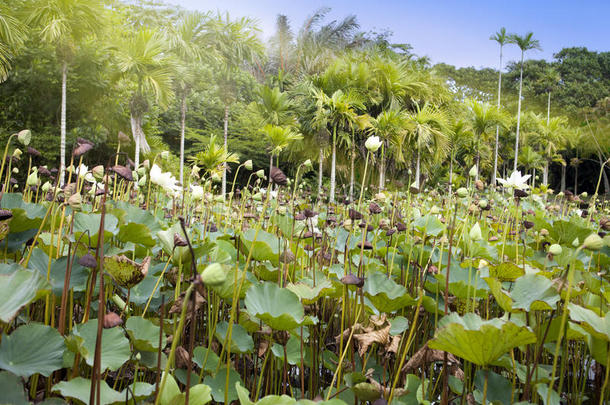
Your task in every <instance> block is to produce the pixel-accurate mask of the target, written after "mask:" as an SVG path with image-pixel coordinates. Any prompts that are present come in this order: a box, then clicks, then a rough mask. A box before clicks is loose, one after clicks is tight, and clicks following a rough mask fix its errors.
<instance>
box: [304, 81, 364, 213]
mask: <svg viewBox="0 0 610 405" xmlns="http://www.w3.org/2000/svg"><path fill="white" fill-rule="evenodd" d="M313 91H314V97H315V99H316V105H317V112H316V118H315V119H316V121H317V123H318V126H321V127H325V126H327V125H329V126H330V127H331V129H332V152H331V166H330V202H331V203H334V202H335V187H336V178H335V177H336V164H337V130H338V129H341V128H351V127H352V126H353V125H354V123H355V120H356V117H357V113H356V109H361V108H363V107H364V106H363V105H362V103H361V102H360V101H359V99H358V97H355V96H354V94H352V93H344V92H343V91H341V90H337V91H335V92H334V93H333V94H332V96H330V97H329V96H327V95H326V94H325V93H324V92H323V91H322V90H319V89H315V88H314V89H313Z"/></svg>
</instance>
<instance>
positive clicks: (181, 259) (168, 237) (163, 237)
mask: <svg viewBox="0 0 610 405" xmlns="http://www.w3.org/2000/svg"><path fill="white" fill-rule="evenodd" d="M176 234H178V235H180V236H181V237H184V235H183V232H182V228H181V227H180V224H179V223H177V222H176V223H175V224H174V225H173V226H172V227H170V228H168V229H166V230H165V231H159V232H157V238H158V239H159V242H161V248H162V249H163V251H164V252H165V253H166V254H168V255H172V254H173V259H172V262H173V263H174V265H178V264H179V263H183V264H184V263H186V264H189V265H190V262H191V251H190V249H189V247H188V246H176V247H174V235H176Z"/></svg>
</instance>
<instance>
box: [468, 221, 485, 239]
mask: <svg viewBox="0 0 610 405" xmlns="http://www.w3.org/2000/svg"><path fill="white" fill-rule="evenodd" d="M468 235H469V236H470V239H472V240H482V239H483V235H482V234H481V226H480V225H479V223H478V222H477V223H475V224H474V225H473V226H472V228H470V232H469V233H468Z"/></svg>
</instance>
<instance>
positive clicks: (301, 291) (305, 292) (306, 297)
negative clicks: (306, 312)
mask: <svg viewBox="0 0 610 405" xmlns="http://www.w3.org/2000/svg"><path fill="white" fill-rule="evenodd" d="M286 288H287V289H289V290H290V291H292V292H293V293H295V294H296V295H297V296H298V297H299V298H300V299H301V301H302V302H303V303H304V304H313V303H314V302H316V301H317V300H319V299H320V298H321V297H329V296H334V295H335V292H336V289H335V286H334V285H333V283H332V282H331V281H330V280H329V279H327V278H323V279H321V280H320V279H318V280H316V286H315V287H314V286H313V279H311V278H304V279H301V280H300V281H299V282H298V283H295V284H292V283H290V284H288V285H287V286H286Z"/></svg>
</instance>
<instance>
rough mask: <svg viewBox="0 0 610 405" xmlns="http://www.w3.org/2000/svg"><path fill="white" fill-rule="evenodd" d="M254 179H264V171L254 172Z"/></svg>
mask: <svg viewBox="0 0 610 405" xmlns="http://www.w3.org/2000/svg"><path fill="white" fill-rule="evenodd" d="M256 177H258V178H259V179H264V178H265V171H264V170H263V169H260V170H259V171H257V172H256Z"/></svg>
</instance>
